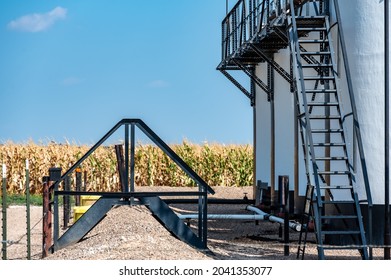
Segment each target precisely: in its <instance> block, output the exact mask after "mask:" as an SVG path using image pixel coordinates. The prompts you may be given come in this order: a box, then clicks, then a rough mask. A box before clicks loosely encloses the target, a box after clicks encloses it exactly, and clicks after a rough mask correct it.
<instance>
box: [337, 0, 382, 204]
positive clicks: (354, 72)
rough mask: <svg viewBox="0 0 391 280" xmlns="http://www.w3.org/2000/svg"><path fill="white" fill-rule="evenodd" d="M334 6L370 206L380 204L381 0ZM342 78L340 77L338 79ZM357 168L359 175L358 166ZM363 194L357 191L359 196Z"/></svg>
mask: <svg viewBox="0 0 391 280" xmlns="http://www.w3.org/2000/svg"><path fill="white" fill-rule="evenodd" d="M331 2H332V1H331ZM338 3H339V6H340V11H341V18H342V24H343V28H344V35H345V43H346V48H347V52H348V59H349V65H350V72H351V76H352V82H353V89H354V93H355V99H356V106H357V114H358V119H359V123H360V127H361V133H362V140H363V146H364V152H365V158H366V163H367V169H368V176H369V182H370V185H371V193H372V198H373V203H374V204H383V203H384V5H383V1H365V0H357V1H354V5H352V3H351V2H350V1H338ZM332 11H333V8H332ZM344 78H345V77H344V75H342V76H341V79H344ZM357 167H358V173H360V172H361V168H360V165H359V163H358V164H357ZM358 179H359V180H360V177H358ZM360 181H361V182H360ZM360 181H359V182H358V185H359V186H363V182H362V180H360ZM363 192H364V190H361V191H360V193H359V195H360V194H361V195H362V193H363Z"/></svg>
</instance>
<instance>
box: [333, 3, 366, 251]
mask: <svg viewBox="0 0 391 280" xmlns="http://www.w3.org/2000/svg"><path fill="white" fill-rule="evenodd" d="M333 2H334V9H335V15H336V20H337V23H338V24H337V28H338V38H339V41H340V45H341V52H342V58H343V62H344V68H345V75H346V80H347V86H348V93H349V98H350V106H351V109H352V117H353V137H355V139H356V140H357V147H358V151H359V154H360V162H361V169H362V176H363V179H364V187H365V192H366V196H367V203H368V237H369V238H368V239H369V244H372V208H373V201H372V194H371V188H370V183H369V178H368V170H367V165H366V161H365V153H364V146H363V143H362V137H361V130H360V123H359V120H358V114H357V108H356V101H355V96H354V90H353V84H352V79H351V74H350V67H349V61H348V56H347V50H346V44H345V37H344V31H343V27H342V18H341V14H340V9H339V4H338V1H337V0H333ZM353 149H355V147H353ZM371 251H372V250H371V248H370V255H372V252H371Z"/></svg>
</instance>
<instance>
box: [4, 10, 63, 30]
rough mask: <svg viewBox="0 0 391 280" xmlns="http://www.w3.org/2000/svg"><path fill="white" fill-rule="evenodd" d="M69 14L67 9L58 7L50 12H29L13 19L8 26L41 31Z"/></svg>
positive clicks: (15, 28)
mask: <svg viewBox="0 0 391 280" xmlns="http://www.w3.org/2000/svg"><path fill="white" fill-rule="evenodd" d="M66 16H67V9H65V8H62V7H56V8H54V9H53V10H51V11H50V12H47V13H42V14H29V15H25V16H22V17H20V18H17V19H15V20H12V21H11V22H9V23H8V28H9V29H11V30H16V31H25V32H40V31H44V30H46V29H48V28H49V27H50V26H52V25H53V24H54V23H55V22H56V21H58V20H63V19H65V18H66Z"/></svg>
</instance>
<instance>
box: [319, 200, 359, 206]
mask: <svg viewBox="0 0 391 280" xmlns="http://www.w3.org/2000/svg"><path fill="white" fill-rule="evenodd" d="M322 203H323V204H333V205H335V204H354V203H355V201H354V200H324V201H322Z"/></svg>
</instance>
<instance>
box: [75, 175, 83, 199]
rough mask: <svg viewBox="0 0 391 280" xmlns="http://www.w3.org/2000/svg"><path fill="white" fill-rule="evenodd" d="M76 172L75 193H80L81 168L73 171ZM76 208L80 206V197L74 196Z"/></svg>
mask: <svg viewBox="0 0 391 280" xmlns="http://www.w3.org/2000/svg"><path fill="white" fill-rule="evenodd" d="M75 172H76V191H77V192H80V191H81V188H82V179H81V175H82V174H81V168H80V167H78V168H76V169H75ZM75 199H76V203H75V204H76V206H80V195H76V197H75Z"/></svg>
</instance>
